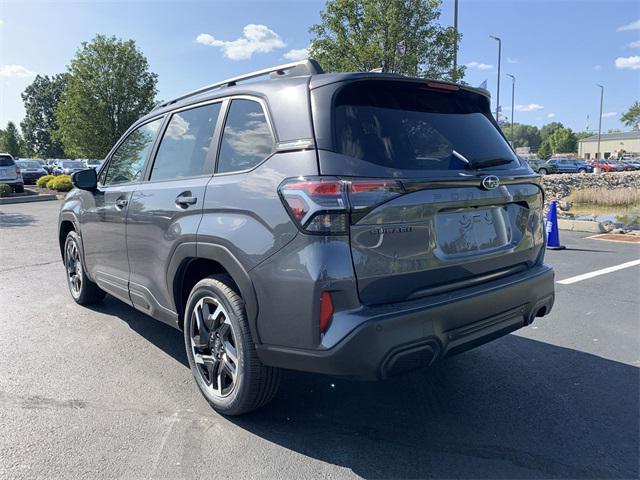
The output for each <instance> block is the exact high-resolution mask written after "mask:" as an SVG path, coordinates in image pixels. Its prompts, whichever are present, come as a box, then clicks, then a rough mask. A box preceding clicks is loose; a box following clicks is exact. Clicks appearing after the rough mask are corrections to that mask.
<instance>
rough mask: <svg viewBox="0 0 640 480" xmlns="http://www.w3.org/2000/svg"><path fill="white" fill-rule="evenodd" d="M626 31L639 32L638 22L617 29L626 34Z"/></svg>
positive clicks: (639, 25)
mask: <svg viewBox="0 0 640 480" xmlns="http://www.w3.org/2000/svg"><path fill="white" fill-rule="evenodd" d="M628 30H640V20H636V21H635V22H631V23H627V24H626V25H622V26H620V27H618V31H619V32H626V31H628Z"/></svg>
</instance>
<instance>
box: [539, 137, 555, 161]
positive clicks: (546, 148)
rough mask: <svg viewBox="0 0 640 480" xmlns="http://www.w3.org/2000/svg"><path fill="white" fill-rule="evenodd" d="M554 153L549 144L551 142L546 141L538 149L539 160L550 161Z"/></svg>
mask: <svg viewBox="0 0 640 480" xmlns="http://www.w3.org/2000/svg"><path fill="white" fill-rule="evenodd" d="M552 154H553V151H552V150H551V145H550V144H549V140H545V141H543V142H542V143H541V144H540V148H539V149H538V158H540V159H542V160H548V159H549V158H551V155H552Z"/></svg>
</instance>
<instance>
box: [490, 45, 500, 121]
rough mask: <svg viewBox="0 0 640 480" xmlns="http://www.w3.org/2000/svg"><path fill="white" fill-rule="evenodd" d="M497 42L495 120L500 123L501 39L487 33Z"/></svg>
mask: <svg viewBox="0 0 640 480" xmlns="http://www.w3.org/2000/svg"><path fill="white" fill-rule="evenodd" d="M489 37H491V38H493V39H494V40H496V41H497V42H498V88H497V91H496V122H498V123H500V59H501V57H502V39H501V38H500V37H496V36H495V35H489Z"/></svg>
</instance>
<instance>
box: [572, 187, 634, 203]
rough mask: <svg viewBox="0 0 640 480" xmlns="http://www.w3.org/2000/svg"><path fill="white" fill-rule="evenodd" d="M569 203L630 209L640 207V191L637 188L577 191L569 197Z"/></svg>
mask: <svg viewBox="0 0 640 480" xmlns="http://www.w3.org/2000/svg"><path fill="white" fill-rule="evenodd" d="M569 201H571V202H574V203H582V204H584V203H590V204H591V205H608V206H620V207H630V206H634V205H640V190H638V189H636V188H616V189H614V190H607V189H606V188H585V189H583V190H575V191H573V192H571V195H569Z"/></svg>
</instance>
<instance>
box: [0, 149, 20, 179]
mask: <svg viewBox="0 0 640 480" xmlns="http://www.w3.org/2000/svg"><path fill="white" fill-rule="evenodd" d="M17 176H18V168H17V166H16V163H15V162H14V160H13V159H12V158H11V157H9V156H8V155H0V180H15V179H16V178H17Z"/></svg>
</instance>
